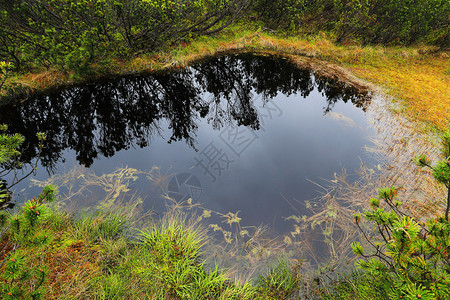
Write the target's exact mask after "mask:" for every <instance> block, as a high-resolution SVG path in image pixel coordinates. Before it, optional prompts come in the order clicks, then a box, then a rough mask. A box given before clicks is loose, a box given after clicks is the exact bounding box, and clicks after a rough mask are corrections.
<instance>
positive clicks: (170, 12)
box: [0, 0, 249, 76]
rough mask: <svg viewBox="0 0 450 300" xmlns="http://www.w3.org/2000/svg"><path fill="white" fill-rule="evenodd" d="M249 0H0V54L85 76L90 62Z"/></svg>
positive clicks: (152, 44) (221, 20)
mask: <svg viewBox="0 0 450 300" xmlns="http://www.w3.org/2000/svg"><path fill="white" fill-rule="evenodd" d="M248 1H249V0H225V1H224V0H206V1H185V0H174V1H165V0H164V1H163V0H152V1H143V0H50V1H40V0H36V1H13V2H11V3H8V2H1V3H0V25H1V26H0V27H1V28H2V29H1V30H0V59H2V60H5V61H14V62H15V67H16V68H20V67H27V66H31V67H32V66H33V65H37V66H45V67H47V68H48V67H50V66H53V67H57V68H59V69H61V70H71V71H75V76H85V75H89V74H90V72H91V70H90V66H91V65H92V64H93V63H98V64H103V63H105V62H106V63H108V62H110V60H109V59H110V57H123V56H130V55H133V53H136V52H137V51H142V50H154V49H156V48H162V47H165V46H167V45H169V44H171V43H173V42H177V41H180V40H182V39H187V38H189V37H190V36H192V35H199V34H210V33H213V32H215V31H219V30H221V29H223V28H224V27H226V26H228V25H229V24H230V22H231V21H232V20H233V19H235V18H236V17H237V16H238V15H239V14H240V13H241V12H242V10H243V8H245V7H246V5H247V3H248Z"/></svg>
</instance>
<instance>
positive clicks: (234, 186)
mask: <svg viewBox="0 0 450 300" xmlns="http://www.w3.org/2000/svg"><path fill="white" fill-rule="evenodd" d="M369 98H370V97H369V95H367V94H365V93H361V92H359V91H358V90H356V89H355V88H352V87H348V86H346V85H345V84H344V83H340V82H338V81H335V80H332V79H328V78H323V77H321V76H319V75H317V74H314V72H312V71H310V70H302V69H298V68H297V67H296V66H295V65H294V64H293V63H291V62H290V61H289V60H287V59H283V58H281V57H277V56H261V55H259V56H258V55H253V54H239V55H224V56H218V57H214V58H211V59H208V60H205V61H202V62H199V63H197V64H195V65H193V66H191V67H188V68H185V69H176V70H172V71H170V72H161V73H156V74H147V75H139V76H123V77H118V78H114V79H110V80H105V81H101V82H95V83H90V84H85V85H82V86H74V87H69V88H65V89H60V90H57V91H53V92H50V93H47V94H45V95H38V96H36V97H34V98H33V99H29V100H27V101H25V102H23V103H19V104H15V105H8V106H3V107H1V109H0V123H5V124H8V126H9V131H11V132H19V133H22V134H23V135H24V136H25V137H26V142H27V144H26V147H24V149H23V155H22V160H23V161H25V162H27V161H28V162H29V161H32V160H33V159H34V158H35V157H36V155H37V152H38V149H37V139H36V137H35V133H36V132H45V133H46V134H47V144H46V147H45V149H44V150H43V152H42V154H41V161H40V165H39V168H38V172H37V176H36V178H37V179H39V180H44V179H46V178H47V177H48V176H49V173H50V174H63V173H64V172H67V171H68V170H70V169H72V168H74V166H76V165H82V166H85V167H86V168H89V171H91V172H93V173H95V174H108V173H112V172H114V171H115V170H116V169H117V168H125V167H128V168H134V169H136V170H143V171H147V172H155V168H154V167H157V168H158V169H157V173H158V178H156V179H155V178H153V179H152V180H151V182H148V181H144V180H137V181H136V182H134V183H133V188H132V192H133V193H134V194H138V195H140V197H142V201H143V203H144V207H145V208H146V209H148V210H154V211H159V210H163V209H164V207H165V206H166V205H167V201H169V202H170V201H172V200H175V201H176V202H178V203H189V204H190V205H191V204H200V205H201V207H202V208H204V209H207V210H210V211H213V212H216V213H219V214H222V216H223V215H226V214H227V213H228V212H232V213H236V212H239V215H238V216H239V217H240V218H242V220H241V226H254V225H255V226H257V225H260V224H268V225H269V226H270V227H271V228H272V229H273V230H274V231H275V232H277V233H285V232H289V231H290V230H291V224H289V222H287V221H286V218H287V217H289V216H291V215H301V214H304V213H306V210H307V206H308V205H311V201H314V199H316V198H317V197H318V196H319V195H320V187H318V185H317V184H316V183H319V184H320V183H321V182H323V180H331V179H332V178H333V176H334V174H335V173H339V172H341V171H342V170H343V169H346V170H347V171H348V172H349V173H352V172H354V171H355V170H356V169H358V168H359V166H360V163H361V162H368V163H369V162H371V161H372V158H371V157H370V155H369V154H368V153H367V152H365V151H364V146H365V145H368V144H370V137H371V135H372V134H373V133H372V131H371V129H370V128H369V126H368V124H367V120H366V115H365V108H366V105H367V101H368V99H369ZM155 182H156V184H155ZM130 185H131V183H130ZM20 189H22V192H23V191H25V190H27V191H28V190H29V189H28V188H25V186H22V187H20ZM129 189H131V187H129V186H127V191H128V190H129ZM31 191H32V189H31ZM18 193H19V191H18ZM19 194H20V193H19ZM163 194H165V195H166V196H167V197H162V195H163ZM168 197H169V198H171V199H172V200H167V199H168ZM79 201H87V200H83V199H79ZM230 216H232V215H229V217H230Z"/></svg>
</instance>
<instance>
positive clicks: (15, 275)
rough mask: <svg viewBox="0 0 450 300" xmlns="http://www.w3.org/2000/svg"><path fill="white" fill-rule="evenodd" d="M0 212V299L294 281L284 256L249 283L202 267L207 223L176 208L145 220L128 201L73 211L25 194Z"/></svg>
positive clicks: (156, 293) (261, 288) (257, 291)
mask: <svg viewBox="0 0 450 300" xmlns="http://www.w3.org/2000/svg"><path fill="white" fill-rule="evenodd" d="M32 204H34V206H31V205H32ZM30 207H33V210H36V212H39V213H36V215H37V216H36V215H34V216H35V218H34V221H33V222H30V220H31V219H30ZM33 213H34V212H33ZM1 216H2V218H1V219H2V221H3V222H2V225H3V226H2V228H3V230H2V236H1V243H0V250H1V252H2V253H1V257H0V259H1V261H4V263H2V266H1V267H0V285H1V291H0V295H1V298H2V299H41V298H42V299H125V298H128V299H285V298H286V297H288V296H289V295H290V294H292V293H293V292H294V290H297V289H298V286H297V283H298V281H299V279H300V276H299V274H298V273H297V272H296V271H295V269H291V265H290V264H288V263H287V262H283V261H281V262H280V264H278V265H277V266H275V267H274V268H273V269H270V270H268V272H267V274H266V275H264V276H260V277H259V278H257V279H256V280H255V281H254V283H253V284H252V283H250V282H237V281H235V280H234V279H231V278H229V277H227V275H226V270H219V269H218V267H215V268H214V267H213V268H209V269H207V268H206V267H205V265H204V257H203V253H202V250H201V249H202V246H203V245H204V244H205V243H206V242H207V239H208V236H207V235H206V230H205V228H204V227H203V226H202V224H200V223H199V222H198V221H196V219H195V218H188V217H187V216H186V215H184V214H182V213H181V212H179V211H169V212H167V213H166V214H165V215H164V217H163V218H159V219H158V220H152V219H151V218H139V216H141V217H142V215H141V214H140V213H139V209H138V206H137V205H133V204H131V205H130V204H127V205H126V206H118V205H114V206H113V207H108V208H103V209H101V210H96V211H93V212H91V213H84V214H76V215H75V214H72V213H69V212H67V211H64V210H62V209H60V208H58V207H57V205H46V204H42V203H41V204H39V203H36V202H28V203H27V204H25V205H24V206H23V207H22V208H21V209H20V210H19V212H18V213H16V214H12V215H9V214H7V213H2V215H1ZM147 217H148V216H147ZM143 220H145V222H143ZM8 224H19V225H18V226H8ZM5 225H6V226H5ZM138 228H139V229H138Z"/></svg>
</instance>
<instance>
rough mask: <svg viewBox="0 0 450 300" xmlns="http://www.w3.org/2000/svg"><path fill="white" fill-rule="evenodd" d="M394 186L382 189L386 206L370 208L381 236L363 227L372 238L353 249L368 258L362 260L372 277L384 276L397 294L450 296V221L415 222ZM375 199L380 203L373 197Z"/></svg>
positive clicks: (366, 273)
mask: <svg viewBox="0 0 450 300" xmlns="http://www.w3.org/2000/svg"><path fill="white" fill-rule="evenodd" d="M396 196H397V193H396V190H395V188H394V187H389V188H383V189H380V190H379V197H380V200H383V201H384V202H385V203H386V204H387V206H386V207H385V208H383V207H381V208H380V207H378V206H379V205H377V206H373V207H372V209H371V210H369V211H366V212H365V213H364V215H365V219H366V220H368V221H370V222H372V223H374V224H375V228H376V231H377V233H378V237H377V236H370V235H368V233H366V232H365V231H364V230H363V229H362V227H361V224H360V223H359V222H358V223H357V226H358V228H360V229H361V231H362V232H363V233H364V236H365V237H366V239H367V242H368V248H371V250H370V251H368V250H367V249H366V248H365V247H363V246H362V245H361V244H360V243H359V242H357V243H353V244H352V249H353V252H354V253H355V254H356V255H358V256H361V257H363V258H365V259H363V260H360V261H359V262H358V266H359V268H361V269H362V270H363V271H364V273H363V274H364V276H367V277H368V278H379V279H380V280H381V282H382V284H383V286H384V288H383V289H384V290H385V292H386V293H387V295H388V296H389V297H390V298H391V299H399V298H402V299H417V298H420V299H447V298H448V297H450V277H449V276H450V255H449V253H450V252H449V250H450V238H449V237H450V224H449V223H448V222H447V221H445V220H442V219H439V220H436V219H430V220H428V221H427V222H426V223H425V224H422V223H420V222H417V221H415V220H414V219H413V218H411V217H409V216H407V215H406V214H405V213H403V212H402V211H401V210H400V209H399V206H400V205H399V204H398V202H396V201H394V199H395V197H396ZM371 202H372V203H373V202H375V201H374V200H371Z"/></svg>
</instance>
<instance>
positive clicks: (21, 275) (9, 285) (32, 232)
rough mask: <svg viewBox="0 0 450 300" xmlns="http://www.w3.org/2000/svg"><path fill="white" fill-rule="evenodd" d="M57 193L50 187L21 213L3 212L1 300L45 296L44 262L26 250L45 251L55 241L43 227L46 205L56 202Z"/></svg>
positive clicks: (0, 272) (46, 214) (24, 207)
mask: <svg viewBox="0 0 450 300" xmlns="http://www.w3.org/2000/svg"><path fill="white" fill-rule="evenodd" d="M55 196H56V191H55V189H54V187H53V186H47V187H45V188H44V189H43V191H42V193H40V194H39V195H38V197H36V198H33V199H31V200H29V201H28V202H26V203H25V204H24V205H23V207H22V211H21V212H20V213H19V214H15V215H14V214H11V213H9V212H8V213H3V216H2V217H3V218H5V219H6V221H3V222H2V236H1V238H2V241H3V243H2V245H3V246H2V247H3V249H0V251H2V253H4V254H5V255H4V258H3V260H2V262H1V265H3V264H4V265H5V267H4V268H3V269H2V271H0V281H2V282H3V283H2V288H1V290H0V295H1V297H2V299H17V298H23V299H40V298H41V297H42V296H43V295H44V294H45V293H44V288H43V287H42V285H43V283H44V281H45V280H46V275H47V273H46V266H45V263H43V262H39V260H37V261H36V257H35V256H34V254H31V253H29V252H27V251H26V249H28V247H30V246H31V247H32V248H34V249H36V250H39V251H44V250H45V249H46V247H47V246H48V245H49V243H50V241H51V240H52V238H53V237H52V236H51V234H50V233H49V232H47V231H43V230H42V228H41V227H40V225H41V224H42V223H43V221H45V220H46V217H47V216H48V207H47V203H50V202H53V201H54V199H55Z"/></svg>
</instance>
